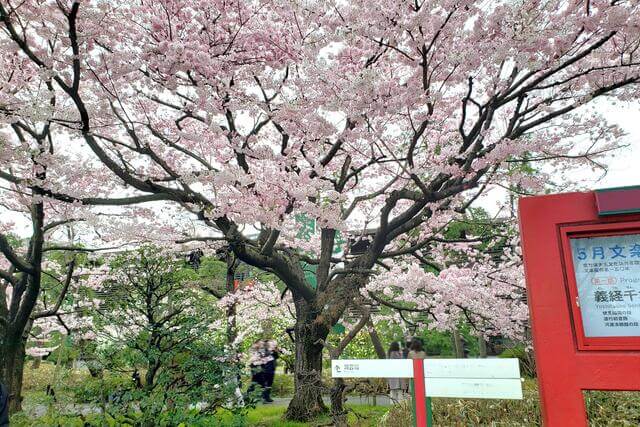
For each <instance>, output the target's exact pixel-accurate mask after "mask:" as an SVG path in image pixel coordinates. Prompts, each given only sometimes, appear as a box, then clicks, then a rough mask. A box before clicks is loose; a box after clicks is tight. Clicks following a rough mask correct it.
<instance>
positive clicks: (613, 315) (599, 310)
mask: <svg viewBox="0 0 640 427" xmlns="http://www.w3.org/2000/svg"><path fill="white" fill-rule="evenodd" d="M570 242H571V255H572V258H573V269H574V271H575V279H576V286H577V289H578V298H579V302H580V313H581V315H582V325H583V328H584V335H585V336H586V337H637V336H640V234H627V235H622V236H602V237H582V238H571V239H570Z"/></svg>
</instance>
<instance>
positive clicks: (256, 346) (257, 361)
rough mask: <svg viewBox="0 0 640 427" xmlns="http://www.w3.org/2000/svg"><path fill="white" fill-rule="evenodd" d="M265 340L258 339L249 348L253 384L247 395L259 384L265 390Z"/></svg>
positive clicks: (250, 385)
mask: <svg viewBox="0 0 640 427" xmlns="http://www.w3.org/2000/svg"><path fill="white" fill-rule="evenodd" d="M263 348H264V341H263V340H257V341H256V342H254V343H253V344H252V345H251V348H250V349H249V369H250V370H251V384H249V388H248V389H247V395H250V394H251V393H252V392H253V391H254V390H255V389H256V387H257V386H259V387H261V388H262V389H263V390H264V374H263V365H264V364H265V360H264V352H263Z"/></svg>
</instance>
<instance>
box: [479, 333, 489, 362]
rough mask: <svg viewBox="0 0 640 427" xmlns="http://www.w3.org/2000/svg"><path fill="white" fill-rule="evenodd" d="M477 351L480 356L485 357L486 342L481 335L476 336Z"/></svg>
mask: <svg viewBox="0 0 640 427" xmlns="http://www.w3.org/2000/svg"><path fill="white" fill-rule="evenodd" d="M478 351H479V352H480V357H487V342H486V341H485V340H484V337H483V336H482V335H480V336H479V337H478Z"/></svg>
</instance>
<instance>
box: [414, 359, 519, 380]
mask: <svg viewBox="0 0 640 427" xmlns="http://www.w3.org/2000/svg"><path fill="white" fill-rule="evenodd" d="M424 376H425V377H426V378H518V379H519V378H520V365H519V361H518V359H425V361H424Z"/></svg>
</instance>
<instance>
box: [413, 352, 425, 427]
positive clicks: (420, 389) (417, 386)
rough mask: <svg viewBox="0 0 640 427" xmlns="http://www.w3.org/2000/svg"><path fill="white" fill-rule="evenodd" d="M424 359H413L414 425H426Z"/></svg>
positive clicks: (420, 426)
mask: <svg viewBox="0 0 640 427" xmlns="http://www.w3.org/2000/svg"><path fill="white" fill-rule="evenodd" d="M424 382H425V380H424V359H413V387H414V395H415V402H413V403H414V405H415V406H416V426H417V427H427V402H426V397H427V392H426V390H425V387H424Z"/></svg>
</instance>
